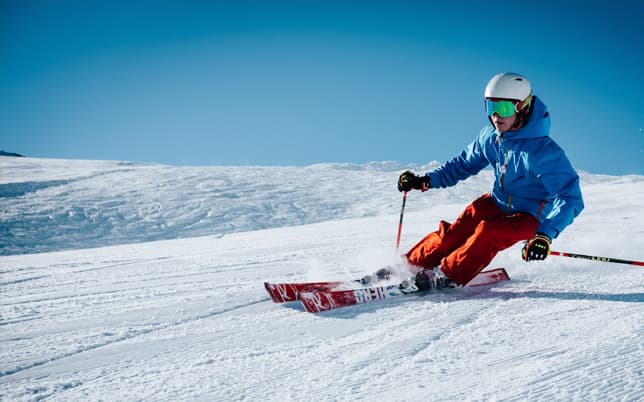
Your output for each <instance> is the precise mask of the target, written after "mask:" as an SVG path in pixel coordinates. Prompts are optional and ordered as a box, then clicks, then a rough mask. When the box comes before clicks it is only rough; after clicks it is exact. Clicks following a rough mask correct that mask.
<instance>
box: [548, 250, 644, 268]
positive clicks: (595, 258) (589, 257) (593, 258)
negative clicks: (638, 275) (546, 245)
mask: <svg viewBox="0 0 644 402" xmlns="http://www.w3.org/2000/svg"><path fill="white" fill-rule="evenodd" d="M550 255H558V256H560V257H571V258H583V259H585V260H591V261H600V262H614V263H618V264H628V265H639V266H644V261H632V260H621V259H619V258H610V257H598V256H594V255H584V254H575V253H565V252H561V251H552V250H551V251H550Z"/></svg>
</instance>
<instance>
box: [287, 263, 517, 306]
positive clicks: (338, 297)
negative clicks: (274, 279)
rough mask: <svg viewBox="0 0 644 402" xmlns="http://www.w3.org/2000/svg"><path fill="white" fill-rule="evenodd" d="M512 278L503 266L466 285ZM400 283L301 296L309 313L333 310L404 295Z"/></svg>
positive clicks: (483, 273)
mask: <svg viewBox="0 0 644 402" xmlns="http://www.w3.org/2000/svg"><path fill="white" fill-rule="evenodd" d="M507 280H510V277H509V276H508V273H507V272H506V271H505V269H503V268H496V269H492V270H489V271H483V272H480V273H479V274H478V275H476V277H474V279H472V280H471V281H470V282H469V283H468V284H467V285H465V286H466V287H475V286H484V285H492V284H494V283H498V282H501V281H507ZM406 294H409V293H403V292H402V291H401V290H400V287H399V285H388V286H372V287H367V288H360V289H350V290H313V291H301V292H300V294H299V298H300V300H301V301H302V304H303V305H304V308H305V309H306V311H308V312H309V313H319V312H321V311H327V310H332V309H335V308H339V307H345V306H353V305H355V304H363V303H369V302H372V301H376V300H383V299H389V298H391V297H397V296H404V295H406Z"/></svg>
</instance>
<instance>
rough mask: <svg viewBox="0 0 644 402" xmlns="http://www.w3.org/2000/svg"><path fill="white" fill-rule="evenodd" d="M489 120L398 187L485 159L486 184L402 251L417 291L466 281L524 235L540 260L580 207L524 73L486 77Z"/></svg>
mask: <svg viewBox="0 0 644 402" xmlns="http://www.w3.org/2000/svg"><path fill="white" fill-rule="evenodd" d="M485 109H486V111H487V115H488V118H489V120H490V123H491V124H490V125H488V126H486V127H485V128H484V129H483V130H482V131H481V133H480V134H479V136H478V137H477V138H476V139H475V140H474V141H473V142H472V143H471V144H469V145H468V146H467V147H466V148H465V149H464V150H463V151H462V152H461V153H460V154H459V155H458V156H456V157H455V158H453V159H452V160H450V161H448V162H446V163H444V164H443V165H442V166H440V167H439V168H437V169H435V170H434V171H432V172H429V173H427V174H425V175H424V176H418V175H416V174H414V173H412V172H410V171H406V172H403V173H402V174H401V175H400V177H399V179H398V190H399V191H410V190H412V189H414V190H421V191H426V190H428V189H430V188H439V187H449V186H453V185H455V184H456V183H457V182H458V181H460V180H464V179H466V178H468V177H470V176H472V175H475V174H477V173H478V172H479V171H481V170H482V169H483V168H485V167H486V166H488V165H491V166H492V168H493V169H494V173H495V181H494V188H493V189H492V192H491V193H488V194H484V195H482V196H481V197H479V198H478V199H476V200H474V201H473V202H472V203H471V204H470V205H468V206H467V207H466V208H465V210H464V211H463V213H462V214H461V215H460V216H459V217H458V218H457V219H456V221H454V222H453V223H449V222H446V221H441V222H440V224H439V227H438V230H437V231H435V232H432V233H430V234H428V235H427V236H425V238H423V239H422V240H421V241H420V242H418V244H416V245H415V246H413V247H412V248H411V249H410V250H409V251H408V252H407V254H406V255H405V256H406V260H407V262H408V263H409V264H410V265H411V266H412V273H415V274H416V277H415V279H416V286H417V287H418V288H420V289H427V288H431V287H438V288H440V287H445V286H454V283H455V284H457V285H465V284H467V283H468V282H469V281H470V280H471V279H472V278H473V277H474V276H476V274H477V273H478V272H480V271H481V270H482V269H483V268H485V267H486V266H487V265H488V264H489V263H490V262H491V261H492V259H493V258H494V256H495V255H496V254H497V253H498V252H499V251H501V250H504V249H506V248H508V247H510V246H512V245H513V244H515V243H516V242H518V241H521V240H527V243H526V244H525V246H524V247H523V250H522V258H523V260H525V261H533V260H543V259H545V258H546V257H547V256H548V254H549V252H550V243H551V242H552V240H553V239H555V238H556V237H557V236H558V235H559V234H561V232H562V231H563V230H564V228H565V227H566V226H568V225H570V224H571V223H572V221H573V219H574V218H575V217H577V215H579V213H580V212H581V211H582V209H583V208H584V203H583V199H582V195H581V190H580V188H579V176H578V175H577V173H576V172H575V170H574V169H573V168H572V166H571V164H570V162H569V161H568V158H567V157H566V155H565V153H564V151H563V150H562V149H561V148H560V147H559V145H557V144H556V143H555V141H554V140H553V139H552V138H550V137H549V136H548V133H549V130H550V116H549V113H548V110H547V108H546V106H545V104H544V103H543V102H542V101H541V99H539V98H537V97H536V96H535V95H533V93H532V89H531V86H530V82H529V81H528V79H527V78H525V77H523V76H521V75H519V74H515V73H502V74H497V75H496V76H494V77H493V78H492V79H491V80H490V82H489V83H488V84H487V87H486V88H485Z"/></svg>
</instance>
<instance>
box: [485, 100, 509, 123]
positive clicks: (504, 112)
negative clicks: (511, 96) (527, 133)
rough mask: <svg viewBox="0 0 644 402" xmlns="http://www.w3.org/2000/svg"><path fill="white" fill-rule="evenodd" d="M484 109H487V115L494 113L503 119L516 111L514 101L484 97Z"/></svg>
mask: <svg viewBox="0 0 644 402" xmlns="http://www.w3.org/2000/svg"><path fill="white" fill-rule="evenodd" d="M485 110H486V111H487V115H488V116H492V115H493V114H494V113H496V114H498V115H499V117H501V118H503V119H506V118H508V117H510V116H512V115H513V114H514V113H516V109H515V105H514V102H512V101H509V100H499V101H494V100H492V99H486V100H485Z"/></svg>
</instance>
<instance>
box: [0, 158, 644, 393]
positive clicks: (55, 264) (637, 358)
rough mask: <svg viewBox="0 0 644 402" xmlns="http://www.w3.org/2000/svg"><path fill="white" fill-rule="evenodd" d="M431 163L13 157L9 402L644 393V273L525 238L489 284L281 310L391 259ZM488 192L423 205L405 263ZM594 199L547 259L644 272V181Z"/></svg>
mask: <svg viewBox="0 0 644 402" xmlns="http://www.w3.org/2000/svg"><path fill="white" fill-rule="evenodd" d="M431 167H432V164H430V165H427V166H418V167H414V166H400V165H398V164H396V163H372V164H365V165H354V164H326V165H314V166H307V167H252V166H245V167H171V166H161V165H152V164H137V163H129V162H111V161H71V160H46V159H32V158H10V157H0V202H1V208H0V219H1V220H0V224H1V228H0V247H1V254H2V256H1V257H0V295H1V299H0V362H1V363H0V400H7V401H23V400H24V401H31V400H43V399H44V400H51V401H69V400H114V401H127V400H146V401H147V400H164V401H165V400H187V401H193V400H204V401H232V400H257V401H260V400H261V401H264V400H275V401H282V400H409V401H420V400H423V401H425V400H436V401H441V400H530V401H535V400H537V401H538V400H542V401H552V400H562V401H568V400H579V401H588V400H591V401H593V400H594V401H607V400H616V401H637V400H644V364H643V363H642V362H644V341H643V328H644V304H643V302H644V268H643V267H637V266H633V265H620V264H610V263H605V262H594V261H588V260H577V259H572V258H565V257H555V256H552V257H550V258H548V259H547V260H546V261H544V262H532V263H524V262H523V261H521V259H520V256H519V254H520V245H516V246H515V247H512V248H510V249H508V250H506V251H504V252H502V253H500V254H499V255H498V256H497V258H496V259H495V260H494V261H493V263H492V266H493V267H497V266H503V267H506V268H507V270H508V272H509V274H510V276H511V277H512V280H511V281H510V282H506V283H503V284H497V285H494V286H491V287H483V288H476V289H470V290H465V289H456V290H452V291H447V292H443V293H434V294H429V295H426V296H423V297H420V296H409V297H402V298H397V299H391V300H387V301H383V302H377V303H372V304H368V305H362V306H356V307H349V308H345V309H338V310H335V311H331V312H326V313H322V314H317V315H313V314H308V313H306V312H304V311H303V309H302V307H301V306H300V305H299V304H298V303H290V304H285V305H278V304H274V303H272V302H271V301H270V299H269V297H268V295H267V294H266V292H265V290H264V288H263V282H264V281H267V280H268V281H306V280H326V279H346V280H348V279H352V278H355V277H360V276H362V275H363V274H365V273H369V272H372V271H374V270H376V269H377V268H379V267H381V266H383V265H386V264H395V263H396V262H398V257H396V255H397V252H396V250H395V237H396V230H397V227H398V219H399V213H400V204H401V201H402V198H401V195H400V193H398V192H397V191H396V190H395V181H396V178H397V176H398V174H399V173H400V172H401V171H402V170H404V169H408V168H410V169H412V170H416V171H423V170H427V169H430V168H431ZM492 180H493V177H492V174H491V172H489V171H484V172H482V173H481V174H480V175H478V176H476V177H474V178H471V179H469V180H467V181H466V182H463V183H461V184H459V185H458V186H456V187H454V188H451V189H443V190H430V191H428V192H426V193H420V192H412V193H410V194H409V196H408V198H407V208H406V211H405V216H404V224H403V235H402V244H401V251H400V252H402V251H404V250H406V249H407V248H409V247H410V246H412V245H413V244H414V243H415V242H416V241H417V240H419V239H420V238H421V237H422V236H424V235H425V234H426V233H427V232H429V231H432V230H434V229H435V227H436V226H437V224H438V222H439V221H440V220H441V219H445V220H450V221H451V220H453V219H454V218H455V217H456V216H457V215H458V214H459V212H460V211H461V210H462V209H463V207H464V206H465V205H466V204H467V203H469V202H470V201H471V200H473V199H474V198H475V197H477V196H478V195H480V194H481V193H483V192H485V191H487V190H488V189H490V188H491V185H492ZM582 191H583V194H584V197H585V202H586V209H585V210H584V212H583V213H582V215H581V216H580V217H579V218H578V219H577V220H576V221H575V223H574V224H573V225H572V226H571V227H569V228H568V229H567V230H566V231H565V232H564V233H563V234H562V235H561V236H560V237H559V238H558V239H556V240H555V242H554V244H553V249H555V250H558V251H569V252H576V253H581V254H592V255H599V256H609V257H615V258H624V259H633V260H640V261H641V260H644V251H643V248H642V245H643V244H644V243H643V241H642V239H643V238H644V203H643V202H642V200H643V199H644V177H642V176H620V177H615V176H600V175H591V174H582ZM99 246H102V247H99Z"/></svg>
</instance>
